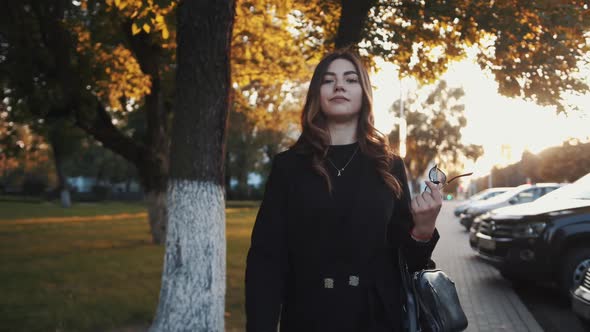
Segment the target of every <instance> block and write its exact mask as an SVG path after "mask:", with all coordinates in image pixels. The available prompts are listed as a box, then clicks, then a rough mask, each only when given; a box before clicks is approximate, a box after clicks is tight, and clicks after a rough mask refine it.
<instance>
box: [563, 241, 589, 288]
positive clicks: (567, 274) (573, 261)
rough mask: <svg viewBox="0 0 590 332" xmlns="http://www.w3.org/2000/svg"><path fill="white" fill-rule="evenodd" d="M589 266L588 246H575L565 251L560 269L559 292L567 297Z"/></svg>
mask: <svg viewBox="0 0 590 332" xmlns="http://www.w3.org/2000/svg"><path fill="white" fill-rule="evenodd" d="M588 267H590V248H575V249H573V250H570V251H569V252H568V253H567V256H566V259H565V263H564V264H563V267H562V269H561V280H560V286H561V292H562V294H563V295H564V296H566V297H567V298H570V297H571V292H572V291H573V289H574V288H576V287H578V286H579V285H580V284H581V283H582V280H583V278H584V271H586V269H587V268H588Z"/></svg>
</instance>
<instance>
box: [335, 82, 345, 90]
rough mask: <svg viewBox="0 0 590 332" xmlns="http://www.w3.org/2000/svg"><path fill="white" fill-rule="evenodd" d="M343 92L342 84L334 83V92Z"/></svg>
mask: <svg viewBox="0 0 590 332" xmlns="http://www.w3.org/2000/svg"><path fill="white" fill-rule="evenodd" d="M343 90H344V84H342V81H340V80H336V81H335V83H334V91H343Z"/></svg>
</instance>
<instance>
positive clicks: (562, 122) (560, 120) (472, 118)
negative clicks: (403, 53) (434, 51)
mask: <svg viewBox="0 0 590 332" xmlns="http://www.w3.org/2000/svg"><path fill="white" fill-rule="evenodd" d="M377 65H378V66H379V67H380V68H381V70H379V71H378V72H377V73H373V74H372V75H371V83H372V84H373V86H374V87H375V89H374V90H373V99H374V101H373V104H374V105H373V107H374V113H375V125H376V127H377V129H379V130H380V131H381V132H383V133H385V134H388V133H389V132H390V131H391V129H392V128H393V126H394V125H395V119H394V116H393V115H392V114H391V113H390V112H389V108H390V107H391V105H392V104H393V102H394V101H395V100H397V99H399V98H400V92H401V91H405V92H404V95H406V94H407V91H408V90H411V89H415V87H416V84H415V82H413V80H411V79H405V80H404V81H403V84H402V89H401V90H400V81H399V80H398V78H397V70H396V68H395V66H394V65H392V64H389V63H385V62H383V61H379V60H378V61H377ZM442 78H443V79H445V80H446V81H447V82H448V85H449V87H463V89H464V91H465V96H464V97H463V102H464V104H465V117H466V118H467V126H466V127H465V128H463V129H462V131H461V134H462V141H463V142H464V143H465V144H478V145H482V146H483V148H484V155H483V156H482V157H481V158H479V160H478V161H477V162H476V163H475V164H474V163H472V162H468V163H466V164H465V172H474V174H473V177H472V178H473V179H477V178H479V177H481V176H484V175H486V174H488V173H489V171H490V169H491V168H492V167H493V166H494V165H498V166H506V165H509V164H513V163H516V162H518V161H519V160H520V158H521V155H522V153H523V151H525V149H526V150H529V151H530V152H532V153H538V152H540V151H542V150H543V149H544V148H547V147H550V146H558V145H561V144H562V143H563V141H565V140H567V139H569V138H578V139H580V140H581V141H583V142H587V141H590V94H588V95H585V96H583V97H581V98H577V99H575V100H574V102H575V103H576V104H577V105H578V106H579V107H580V109H581V111H579V112H575V113H574V112H570V114H569V115H568V116H565V115H563V114H561V115H557V114H556V112H555V110H554V109H553V108H550V107H540V106H538V105H536V104H535V103H532V102H524V101H522V100H518V99H512V98H507V97H504V96H501V95H499V94H498V93H497V91H498V84H497V83H496V82H495V81H494V80H493V78H491V77H487V76H486V75H485V74H484V72H482V71H481V70H480V68H479V66H478V65H476V64H475V63H473V62H472V61H470V60H464V61H462V62H458V63H455V64H452V65H451V66H450V68H449V71H448V72H447V73H446V74H445V75H443V77H442Z"/></svg>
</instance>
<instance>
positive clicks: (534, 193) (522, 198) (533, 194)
mask: <svg viewBox="0 0 590 332" xmlns="http://www.w3.org/2000/svg"><path fill="white" fill-rule="evenodd" d="M538 195H539V193H538V190H537V188H531V189H527V190H523V191H522V192H521V193H519V194H518V195H516V196H514V198H515V199H516V201H517V202H518V203H528V202H532V201H534V200H535V199H537V198H538Z"/></svg>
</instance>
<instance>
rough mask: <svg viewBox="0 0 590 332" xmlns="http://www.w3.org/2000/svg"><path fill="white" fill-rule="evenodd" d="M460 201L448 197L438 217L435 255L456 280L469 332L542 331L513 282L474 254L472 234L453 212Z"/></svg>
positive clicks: (438, 262)
mask: <svg viewBox="0 0 590 332" xmlns="http://www.w3.org/2000/svg"><path fill="white" fill-rule="evenodd" d="M456 204H457V202H452V201H448V202H447V201H445V202H444V203H443V209H442V211H441V213H440V215H439V219H438V221H437V227H438V230H439V232H440V236H441V239H440V240H439V242H438V245H437V247H436V249H435V251H434V254H433V259H434V261H435V262H436V264H437V267H438V268H441V269H442V270H444V271H445V272H446V273H447V274H449V276H450V277H451V278H452V279H453V280H454V281H455V284H456V286H457V291H458V293H459V299H460V300H461V304H462V306H463V309H464V310H465V314H466V315H467V319H468V320H469V326H468V328H467V330H466V331H470V332H496V331H510V332H521V331H522V332H542V331H543V329H542V328H541V326H540V325H539V323H537V321H536V320H535V318H534V317H533V316H532V315H531V313H530V312H529V311H528V309H527V308H526V307H525V305H524V304H523V303H522V302H521V301H520V299H519V297H518V296H517V295H516V293H515V292H514V291H513V290H512V286H511V284H510V282H508V281H506V280H504V279H503V278H502V277H501V276H500V273H499V272H498V271H497V270H496V269H494V268H493V267H491V266H489V265H487V264H486V263H485V262H483V261H481V260H480V259H478V258H477V257H476V256H475V252H474V251H473V250H472V249H471V247H470V246H469V234H468V233H467V232H466V231H465V228H464V227H463V226H462V225H460V224H459V222H458V220H457V218H456V217H455V216H454V215H453V209H454V206H455V205H456Z"/></svg>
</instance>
